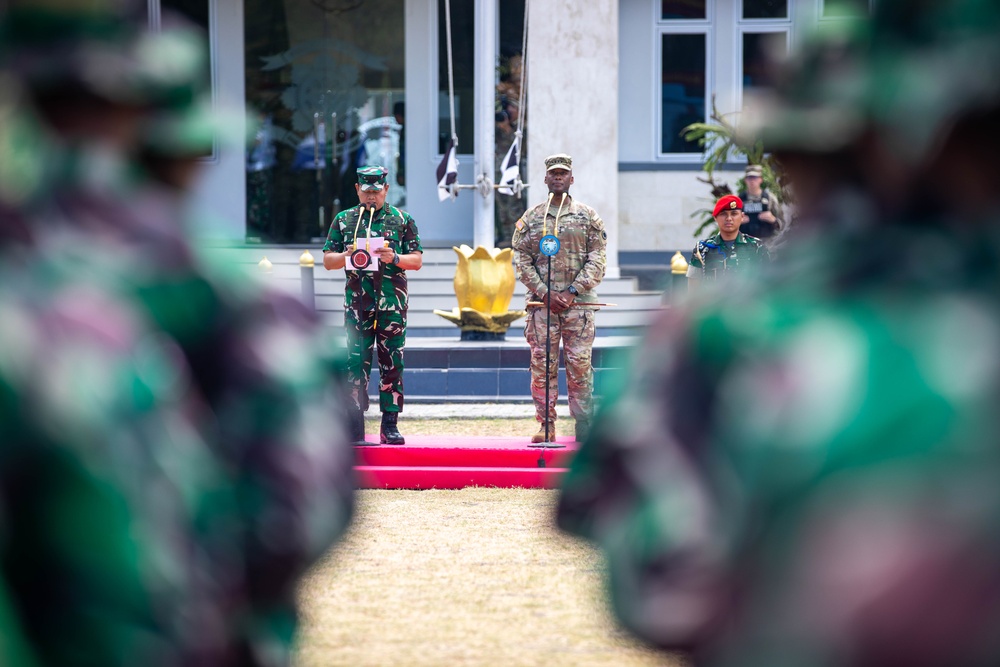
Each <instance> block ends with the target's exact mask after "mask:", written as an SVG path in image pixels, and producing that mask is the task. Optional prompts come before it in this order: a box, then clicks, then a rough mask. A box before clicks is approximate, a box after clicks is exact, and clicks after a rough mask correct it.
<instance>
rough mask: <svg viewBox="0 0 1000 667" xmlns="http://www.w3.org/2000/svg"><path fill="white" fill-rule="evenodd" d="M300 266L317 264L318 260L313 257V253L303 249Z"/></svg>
mask: <svg viewBox="0 0 1000 667" xmlns="http://www.w3.org/2000/svg"><path fill="white" fill-rule="evenodd" d="M299 266H316V260H315V259H313V256H312V253H310V252H309V251H308V250H303V251H302V254H301V255H299Z"/></svg>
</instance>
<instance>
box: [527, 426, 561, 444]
mask: <svg viewBox="0 0 1000 667" xmlns="http://www.w3.org/2000/svg"><path fill="white" fill-rule="evenodd" d="M555 439H556V425H555V424H554V423H550V424H549V442H552V441H553V440H555ZM531 441H532V442H545V422H542V423H541V424H539V425H538V433H536V434H535V435H533V436H531Z"/></svg>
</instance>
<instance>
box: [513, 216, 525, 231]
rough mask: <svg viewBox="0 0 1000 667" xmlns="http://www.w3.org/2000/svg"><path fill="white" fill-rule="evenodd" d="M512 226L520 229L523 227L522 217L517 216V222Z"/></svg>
mask: <svg viewBox="0 0 1000 667" xmlns="http://www.w3.org/2000/svg"><path fill="white" fill-rule="evenodd" d="M514 227H515V228H516V229H517V230H518V231H520V230H523V229H524V218H518V219H517V222H515V223H514Z"/></svg>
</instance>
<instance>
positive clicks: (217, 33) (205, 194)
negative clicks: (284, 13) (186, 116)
mask: <svg viewBox="0 0 1000 667" xmlns="http://www.w3.org/2000/svg"><path fill="white" fill-rule="evenodd" d="M209 6H210V7H211V10H212V14H211V18H210V23H211V25H210V28H209V29H210V32H211V35H210V42H211V47H212V86H213V91H214V99H215V101H216V103H217V104H222V105H226V106H227V107H228V108H230V109H233V110H242V109H244V108H245V106H246V94H245V79H246V73H245V72H244V69H243V3H242V2H238V1H236V0H213V1H212V2H211V3H210V5H209ZM246 183H247V182H246V149H245V147H244V146H242V145H232V144H230V145H219V146H218V147H217V148H216V155H215V156H214V157H213V158H212V159H211V160H209V161H208V162H207V164H206V165H205V169H204V173H203V175H202V178H201V181H200V182H199V184H198V186H197V188H196V190H195V193H194V206H195V208H196V209H197V210H198V211H199V212H201V213H204V214H206V215H205V217H204V220H205V225H204V226H203V227H201V228H199V229H195V230H192V231H193V232H194V233H195V234H197V235H198V236H201V237H204V238H210V239H218V240H226V241H237V242H242V241H243V240H244V239H245V238H246V208H247V206H246V204H247V197H246Z"/></svg>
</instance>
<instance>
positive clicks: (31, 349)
mask: <svg viewBox="0 0 1000 667" xmlns="http://www.w3.org/2000/svg"><path fill="white" fill-rule="evenodd" d="M0 224H2V221H0ZM5 241H7V239H3V240H0V247H2V246H6V249H5V250H4V251H0V285H4V286H5V287H4V288H3V289H0V312H2V313H3V317H2V318H0V320H2V322H0V348H2V349H3V350H4V351H5V354H3V355H0V441H2V442H3V443H4V447H3V448H2V454H0V507H3V517H4V518H3V521H0V574H2V581H4V582H5V583H6V587H5V591H4V593H5V595H4V597H6V598H7V603H8V605H9V608H8V613H9V616H8V617H7V618H6V619H4V621H3V627H0V631H3V633H4V642H2V643H3V644H4V645H5V648H6V647H7V646H8V639H7V637H8V634H7V633H8V631H9V630H11V629H13V630H14V634H13V635H11V636H13V637H14V638H16V636H17V634H18V631H20V633H21V634H22V635H23V637H24V639H25V641H24V644H25V645H26V647H25V648H23V650H24V651H25V652H28V651H30V652H31V653H33V654H34V657H35V659H37V660H38V661H39V663H41V664H58V665H74V664H83V663H84V662H86V664H108V665H112V664H120V665H124V664H157V665H178V666H180V665H185V664H225V663H224V661H225V660H226V659H227V658H228V655H229V651H228V650H227V637H226V635H225V632H224V630H223V628H224V623H225V616H226V613H227V611H228V610H227V609H226V605H225V598H224V597H223V596H221V595H220V594H219V590H218V588H217V585H216V582H215V577H214V574H215V572H214V570H215V568H214V566H213V565H212V558H213V556H212V554H211V552H210V550H209V548H208V545H207V542H205V541H203V540H201V538H200V537H199V534H198V530H197V526H199V525H200V524H201V522H203V521H204V522H208V523H209V525H217V523H216V521H215V519H214V517H217V516H219V515H220V514H224V515H228V514H231V513H232V511H233V507H234V505H235V497H234V496H233V495H232V494H231V493H230V492H229V490H228V488H227V485H226V484H225V483H224V475H223V474H222V470H221V469H220V468H219V466H218V465H217V464H216V459H215V457H214V456H213V454H212V452H211V451H210V449H209V448H208V446H207V443H206V442H205V440H204V438H203V437H202V434H201V433H200V432H199V431H198V430H197V429H196V428H194V427H193V425H192V423H191V415H193V414H198V413H199V412H200V411H201V410H202V408H201V404H200V402H199V401H198V400H197V398H196V397H194V396H193V395H192V393H191V391H190V389H191V388H190V382H191V375H190V372H189V370H188V369H187V367H186V365H185V363H184V360H183V358H182V357H180V355H179V354H178V352H177V350H176V349H175V347H174V346H173V345H172V343H170V342H169V341H168V340H166V339H164V338H163V337H162V336H160V335H158V332H156V331H155V330H154V329H153V328H152V327H150V326H149V323H148V321H146V320H145V319H144V318H143V317H142V316H141V315H139V314H138V313H137V312H136V308H135V305H134V302H133V300H132V299H131V295H130V292H131V290H132V288H133V285H132V283H131V280H130V277H131V275H132V274H131V273H130V272H122V271H120V268H121V267H122V266H123V264H124V265H127V266H129V268H133V269H134V268H136V267H134V266H131V265H130V264H129V262H128V258H123V257H121V256H120V255H118V253H116V252H114V251H112V250H110V249H101V248H94V247H89V246H87V245H85V244H84V245H81V244H78V243H77V239H75V238H72V237H64V236H62V235H59V234H49V235H47V236H46V238H45V239H43V240H41V241H40V242H39V245H38V246H36V247H35V252H34V253H33V254H32V255H30V256H26V255H25V254H24V252H23V247H21V248H18V249H17V250H16V251H14V252H11V251H12V246H11V245H10V244H9V243H5ZM29 258H30V260H31V261H30V262H26V261H25V260H26V259H29ZM10 288H13V289H10ZM209 490H212V492H211V493H209ZM12 626H13V627H12ZM2 654H3V653H2V651H0V655H2ZM6 664H31V663H30V661H29V662H25V663H21V662H14V661H12V662H9V663H6Z"/></svg>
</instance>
